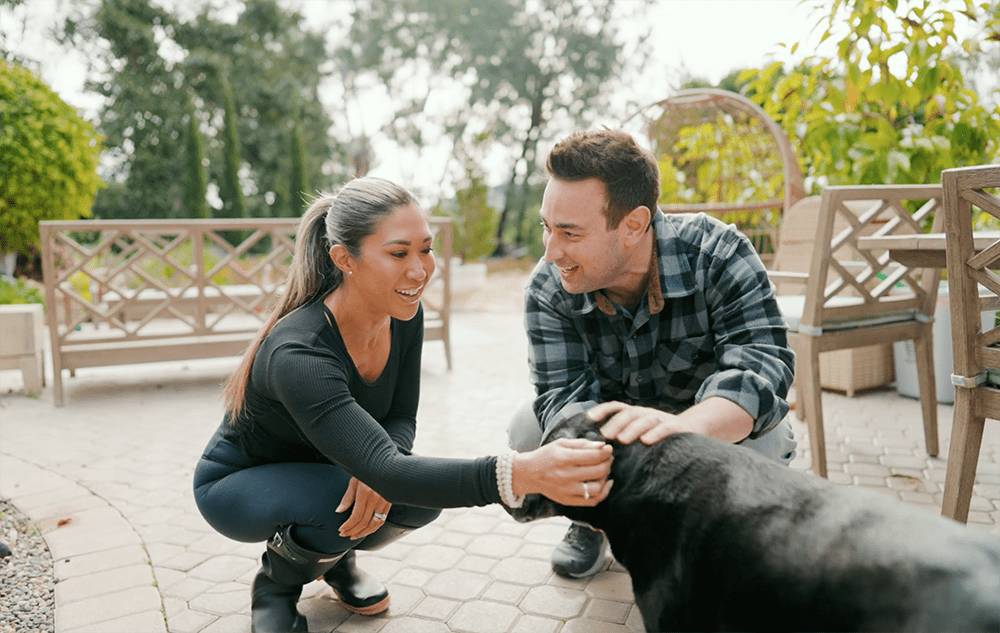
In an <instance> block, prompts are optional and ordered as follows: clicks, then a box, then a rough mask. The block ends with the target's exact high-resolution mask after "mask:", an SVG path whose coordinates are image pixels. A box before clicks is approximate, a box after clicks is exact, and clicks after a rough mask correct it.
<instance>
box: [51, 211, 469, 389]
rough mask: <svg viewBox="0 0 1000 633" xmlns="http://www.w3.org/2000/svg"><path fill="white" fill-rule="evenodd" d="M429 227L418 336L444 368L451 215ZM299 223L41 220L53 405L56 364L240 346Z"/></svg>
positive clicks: (272, 290) (252, 330)
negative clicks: (433, 240) (428, 277)
mask: <svg viewBox="0 0 1000 633" xmlns="http://www.w3.org/2000/svg"><path fill="white" fill-rule="evenodd" d="M431 224H432V228H433V229H434V230H435V231H436V232H437V233H439V236H440V240H439V244H438V245H437V247H436V248H437V251H438V252H437V254H438V262H439V267H438V272H436V273H435V277H434V279H433V281H432V283H431V284H429V286H430V287H429V288H428V289H427V293H426V295H425V299H424V310H425V317H426V329H425V336H424V339H425V341H433V340H441V341H443V342H444V345H445V355H446V359H447V362H448V367H449V368H450V367H451V349H450V340H449V339H450V319H449V317H450V311H451V280H450V267H449V264H450V260H451V223H450V221H449V220H448V219H447V218H433V219H432V221H431ZM297 225H298V219H294V218H289V219H254V220H226V221H222V220H130V221H108V220H94V221H77V222H40V223H39V230H40V233H41V242H42V271H43V278H44V281H45V294H46V301H47V305H48V306H51V307H52V308H51V309H49V310H47V315H46V319H47V323H48V329H49V338H50V341H51V352H52V368H53V401H54V403H55V404H56V405H62V404H63V383H62V378H63V375H62V373H63V370H69V371H70V375H71V376H73V375H75V371H76V370H77V369H80V368H84V367H102V366H108V365H128V364H134V363H149V362H161V361H178V360H192V359H202V358H216V357H226V356H238V355H240V354H242V353H243V352H244V350H245V349H246V347H247V345H248V344H249V343H250V341H251V340H252V339H253V337H254V335H255V334H256V332H257V330H258V329H259V328H260V326H261V325H262V324H263V322H264V320H265V319H266V318H267V315H268V313H269V312H270V307H271V305H272V303H273V301H274V300H275V298H276V295H277V293H279V292H280V290H281V286H280V282H282V281H283V280H284V279H285V277H286V274H287V271H288V267H289V265H290V264H291V260H292V254H293V252H294V237H295V231H296V228H297ZM95 235H97V236H98V237H97V238H96V241H95V240H94V236H95ZM232 235H242V236H244V237H243V239H242V241H241V242H240V243H239V244H236V245H232V244H230V243H229V242H228V241H226V239H225V238H224V237H223V236H232ZM85 238H89V239H85Z"/></svg>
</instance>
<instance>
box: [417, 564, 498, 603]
mask: <svg viewBox="0 0 1000 633" xmlns="http://www.w3.org/2000/svg"><path fill="white" fill-rule="evenodd" d="M489 583H490V578H489V576H486V575H484V574H476V573H473V572H468V571H460V570H454V569H453V570H448V571H443V572H440V573H439V574H437V575H436V576H434V578H432V579H431V580H430V581H429V582H428V583H427V584H426V585H424V591H425V592H427V595H429V596H437V597H439V598H449V599H451V600H471V599H473V598H477V597H479V595H480V594H481V593H482V592H483V590H484V589H486V586H487V585H489Z"/></svg>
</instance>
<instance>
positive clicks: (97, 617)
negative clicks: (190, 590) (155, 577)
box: [56, 585, 162, 631]
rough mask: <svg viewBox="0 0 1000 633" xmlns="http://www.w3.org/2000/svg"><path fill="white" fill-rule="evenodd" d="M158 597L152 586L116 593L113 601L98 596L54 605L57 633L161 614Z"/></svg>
mask: <svg viewBox="0 0 1000 633" xmlns="http://www.w3.org/2000/svg"><path fill="white" fill-rule="evenodd" d="M161 608H162V603H161V602H160V593H159V592H158V591H157V590H156V588H155V587H153V586H152V585H148V586H145V587H133V588H130V589H126V590H123V591H119V592H116V593H115V594H114V596H113V598H111V599H108V598H107V597H104V596H97V597H94V598H88V599H85V600H78V601H76V602H71V603H68V604H61V603H59V602H58V601H57V602H56V630H57V631H72V630H73V629H79V628H82V627H86V626H91V625H94V624H99V623H104V622H111V621H113V620H117V619H120V618H124V617H126V616H130V615H137V614H142V613H145V612H152V613H156V614H157V615H161V619H162V614H161V612H160V609H161Z"/></svg>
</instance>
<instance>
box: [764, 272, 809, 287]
mask: <svg viewBox="0 0 1000 633" xmlns="http://www.w3.org/2000/svg"><path fill="white" fill-rule="evenodd" d="M767 277H768V279H770V280H771V281H792V282H798V283H803V284H804V283H806V282H807V281H809V273H797V272H792V271H790V270H769V271H767Z"/></svg>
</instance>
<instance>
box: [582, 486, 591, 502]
mask: <svg viewBox="0 0 1000 633" xmlns="http://www.w3.org/2000/svg"><path fill="white" fill-rule="evenodd" d="M583 498H584V499H587V500H589V499H590V489H589V488H588V487H587V482H586V481H585V482H583Z"/></svg>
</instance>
